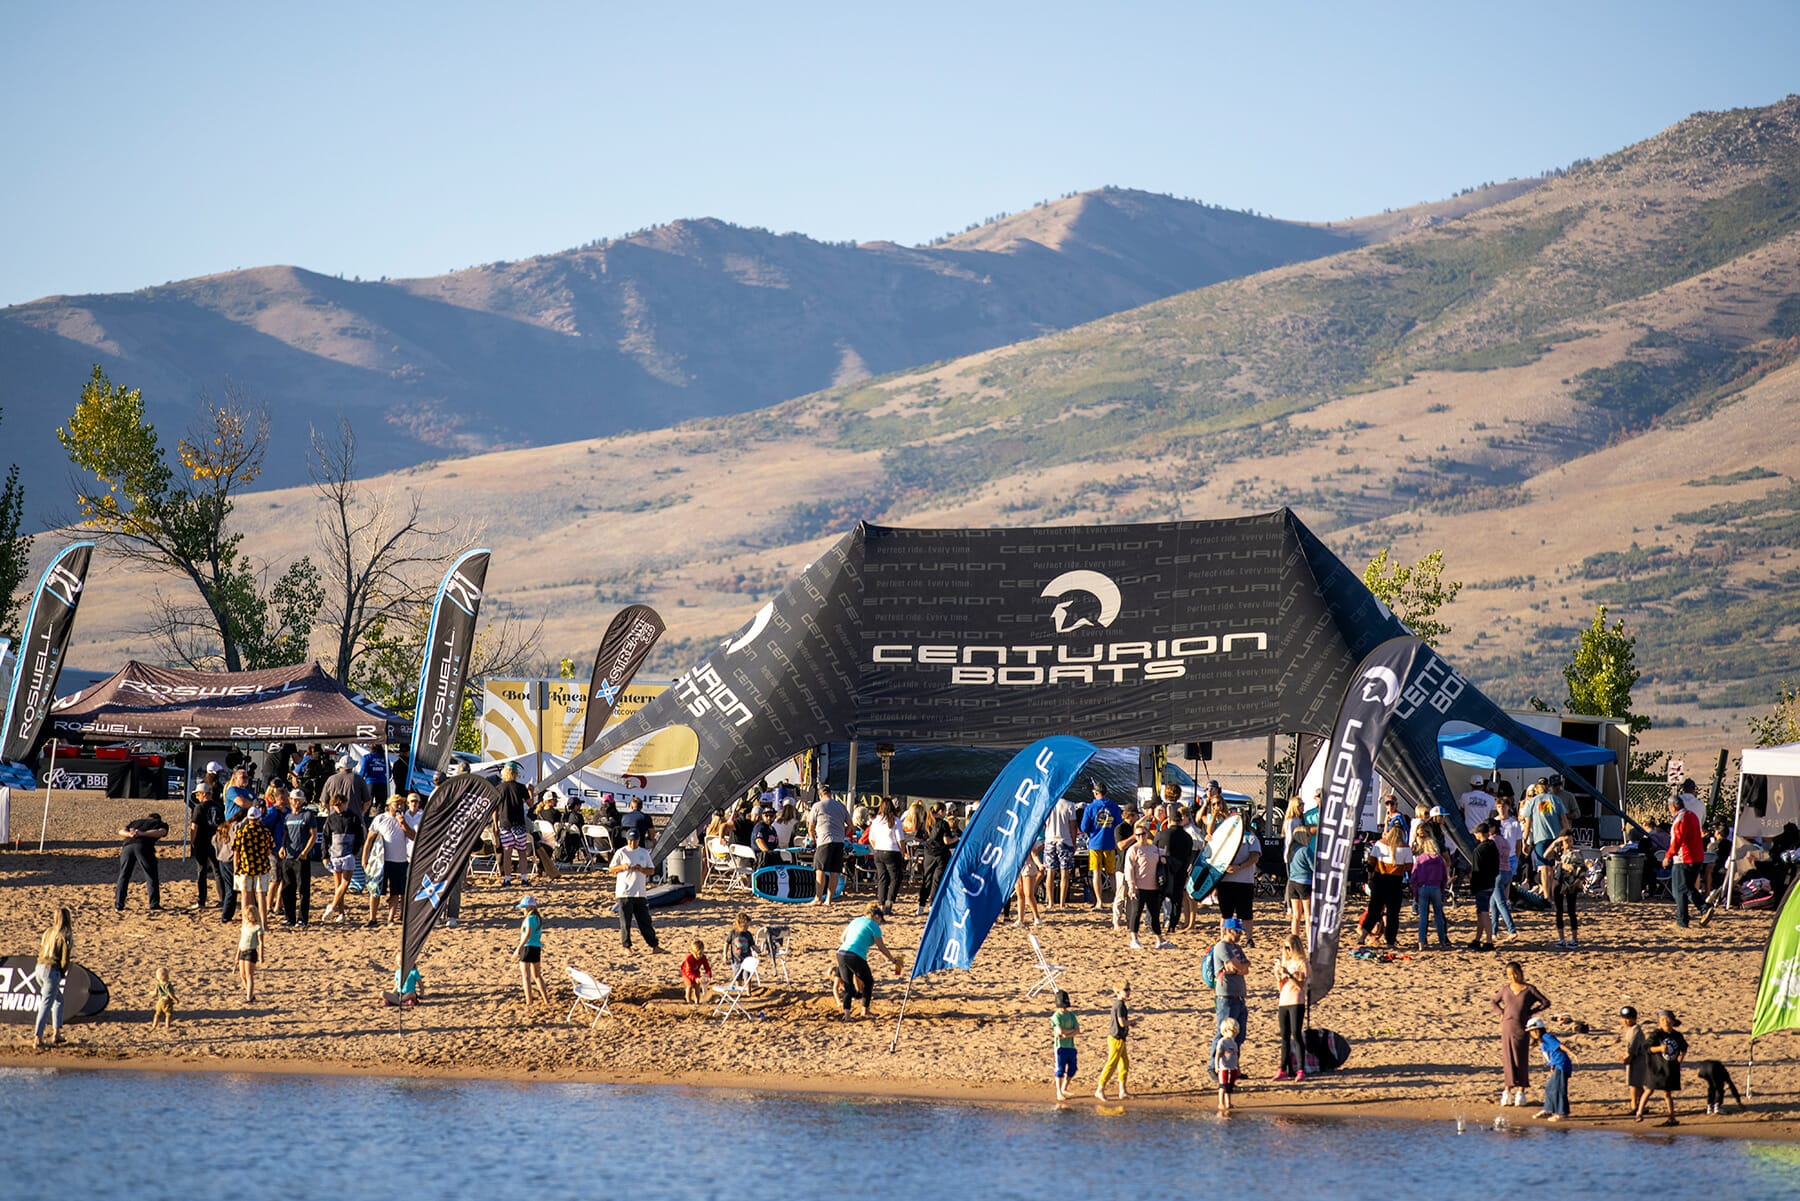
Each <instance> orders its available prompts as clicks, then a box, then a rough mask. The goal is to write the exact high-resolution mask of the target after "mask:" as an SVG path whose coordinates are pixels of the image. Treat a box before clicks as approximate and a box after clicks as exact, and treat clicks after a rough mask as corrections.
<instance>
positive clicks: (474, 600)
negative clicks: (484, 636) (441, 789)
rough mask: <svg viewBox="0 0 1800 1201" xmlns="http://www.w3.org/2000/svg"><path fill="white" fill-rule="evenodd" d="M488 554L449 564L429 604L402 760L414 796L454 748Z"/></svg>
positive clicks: (428, 785)
mask: <svg viewBox="0 0 1800 1201" xmlns="http://www.w3.org/2000/svg"><path fill="white" fill-rule="evenodd" d="M490 553H491V552H489V551H486V550H472V551H470V552H469V553H468V554H466V555H464V556H463V557H462V558H460V559H458V560H457V561H456V562H455V563H453V564H451V565H450V570H449V571H446V572H445V573H444V581H443V583H441V584H439V585H438V592H437V599H436V600H435V601H434V602H432V606H431V625H430V627H429V628H428V629H427V630H426V633H425V661H424V663H423V664H421V665H420V668H419V702H418V708H416V709H414V710H413V739H412V754H411V755H410V756H408V759H407V762H408V763H409V764H410V768H409V771H408V775H407V787H408V788H409V789H411V790H412V791H414V792H420V793H429V792H431V782H432V779H433V778H434V777H435V776H436V775H437V773H438V772H439V771H441V770H443V767H444V764H445V763H446V762H448V761H449V758H450V752H451V751H453V750H455V749H456V722H457V719H458V718H459V717H460V716H461V715H462V696H463V686H464V685H465V684H467V683H468V679H469V652H470V651H471V650H473V649H474V646H475V619H476V617H477V616H478V615H479V614H480V612H481V590H482V588H483V587H485V586H486V584H487V569H488V558H489V556H490Z"/></svg>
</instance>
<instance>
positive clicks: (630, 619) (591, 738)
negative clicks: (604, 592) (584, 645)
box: [581, 605, 664, 748]
mask: <svg viewBox="0 0 1800 1201" xmlns="http://www.w3.org/2000/svg"><path fill="white" fill-rule="evenodd" d="M663 629H664V626H663V619H662V617H661V616H660V615H658V613H657V612H656V610H655V609H652V608H651V607H650V606H649V605H629V606H627V607H626V608H624V609H621V610H619V615H618V616H617V617H615V618H613V619H612V624H610V625H608V626H607V627H606V635H605V637H603V638H601V639H600V649H599V651H598V652H596V653H595V655H594V682H593V683H592V684H590V685H588V708H587V714H586V717H585V718H584V720H583V721H582V727H581V745H582V747H583V748H586V747H590V746H593V745H594V744H595V743H596V742H599V741H600V732H601V731H602V730H604V729H605V728H606V723H607V721H608V719H610V718H611V717H612V715H613V709H614V707H615V706H617V705H618V703H619V697H620V696H621V695H623V694H624V692H625V688H626V685H628V684H630V683H631V678H632V677H633V676H635V675H637V670H638V668H639V667H642V666H643V664H644V659H645V657H646V656H647V655H649V653H650V648H651V647H653V646H655V645H656V640H657V639H658V638H661V637H662V635H663Z"/></svg>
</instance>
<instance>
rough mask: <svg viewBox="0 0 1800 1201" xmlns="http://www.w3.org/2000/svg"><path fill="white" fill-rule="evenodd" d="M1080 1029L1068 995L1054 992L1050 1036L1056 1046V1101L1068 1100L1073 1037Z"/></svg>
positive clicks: (1071, 1073)
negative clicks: (1054, 1009)
mask: <svg viewBox="0 0 1800 1201" xmlns="http://www.w3.org/2000/svg"><path fill="white" fill-rule="evenodd" d="M1080 1029H1081V1022H1080V1021H1079V1020H1077V1019H1076V1017H1075V1014H1074V1011H1073V1010H1072V1009H1071V1008H1070V1002H1069V994H1068V993H1066V992H1064V991H1063V990H1062V989H1060V988H1059V989H1057V990H1056V1012H1054V1013H1052V1014H1051V1015H1050V1036H1051V1040H1052V1042H1054V1043H1055V1045H1056V1099H1057V1100H1058V1101H1067V1100H1068V1099H1069V1084H1070V1082H1072V1081H1073V1080H1074V1079H1075V1035H1076V1033H1077V1032H1078V1031H1079V1030H1080Z"/></svg>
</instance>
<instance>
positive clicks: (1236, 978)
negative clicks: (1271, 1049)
mask: <svg viewBox="0 0 1800 1201" xmlns="http://www.w3.org/2000/svg"><path fill="white" fill-rule="evenodd" d="M1222 925H1223V927H1224V937H1222V938H1220V939H1219V941H1218V942H1216V943H1214V944H1213V948H1212V950H1210V951H1208V952H1207V955H1209V956H1210V957H1211V958H1212V969H1213V1029H1215V1030H1216V1029H1218V1028H1219V1027H1220V1026H1221V1025H1222V1024H1223V1023H1224V1021H1225V1019H1226V1018H1232V1019H1234V1020H1235V1021H1236V1022H1237V1033H1236V1034H1235V1035H1234V1036H1233V1037H1234V1038H1235V1040H1236V1042H1237V1045H1238V1046H1240V1047H1241V1046H1243V1045H1244V1036H1245V1033H1246V1023H1247V1022H1248V1021H1249V1019H1250V1010H1249V1006H1248V1003H1247V995H1248V993H1249V988H1248V984H1247V982H1248V979H1249V976H1250V957H1249V956H1248V955H1246V954H1244V948H1243V947H1242V946H1240V945H1239V944H1240V943H1242V942H1243V940H1244V922H1243V919H1242V918H1238V917H1228V918H1226V919H1225V921H1224V922H1223V923H1222Z"/></svg>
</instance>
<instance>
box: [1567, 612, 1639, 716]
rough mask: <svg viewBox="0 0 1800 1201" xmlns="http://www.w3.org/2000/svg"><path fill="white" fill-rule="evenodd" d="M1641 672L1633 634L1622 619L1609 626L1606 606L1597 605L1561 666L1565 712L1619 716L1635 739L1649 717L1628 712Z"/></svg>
mask: <svg viewBox="0 0 1800 1201" xmlns="http://www.w3.org/2000/svg"><path fill="white" fill-rule="evenodd" d="M1640 675H1642V673H1641V672H1639V671H1638V669H1637V638H1636V636H1635V635H1633V634H1631V633H1630V632H1629V631H1628V630H1627V629H1626V628H1625V620H1624V618H1619V619H1618V620H1616V621H1614V622H1613V623H1612V625H1610V626H1608V625H1607V624H1606V606H1605V605H1600V606H1599V607H1598V608H1597V609H1596V610H1595V611H1594V620H1593V622H1592V624H1590V625H1589V626H1588V627H1587V629H1585V630H1583V631H1581V639H1580V641H1579V642H1577V643H1576V644H1575V654H1574V657H1573V658H1571V659H1570V660H1569V662H1568V664H1567V666H1565V667H1564V668H1563V681H1564V682H1565V683H1566V684H1567V685H1568V687H1569V700H1568V705H1567V706H1566V707H1567V709H1568V711H1569V712H1570V713H1582V714H1586V715H1588V716H1591V717H1616V718H1619V719H1621V720H1623V721H1624V722H1625V723H1626V725H1627V726H1628V727H1630V730H1631V735H1632V737H1633V738H1636V737H1637V735H1639V734H1640V733H1642V732H1643V731H1645V730H1648V729H1649V728H1650V719H1649V718H1648V717H1645V716H1644V715H1642V714H1639V713H1633V712H1632V711H1631V689H1632V686H1633V685H1635V684H1636V683H1637V682H1638V678H1639V676H1640Z"/></svg>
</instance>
